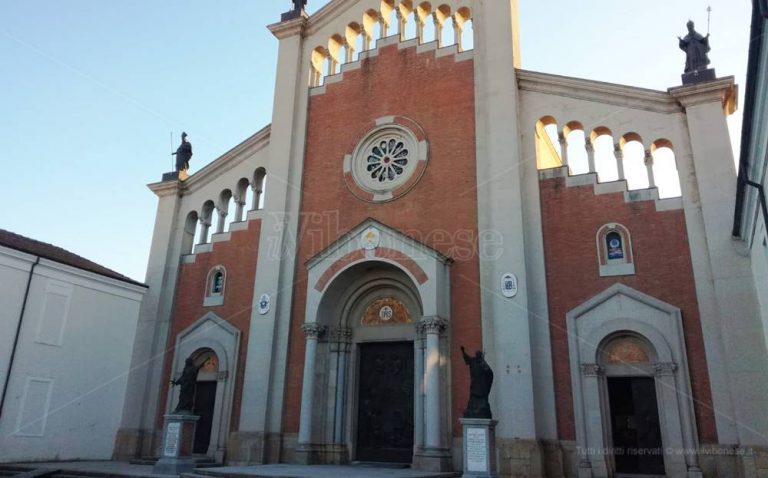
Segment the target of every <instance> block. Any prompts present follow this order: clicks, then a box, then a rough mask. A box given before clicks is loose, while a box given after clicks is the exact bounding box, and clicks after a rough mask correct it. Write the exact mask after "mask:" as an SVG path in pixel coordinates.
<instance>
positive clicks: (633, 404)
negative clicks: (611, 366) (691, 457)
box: [608, 377, 665, 475]
mask: <svg viewBox="0 0 768 478" xmlns="http://www.w3.org/2000/svg"><path fill="white" fill-rule="evenodd" d="M608 399H609V401H610V408H611V423H612V428H613V430H612V433H613V456H614V460H615V464H616V472H617V473H628V474H645V475H664V474H665V471H664V448H663V446H662V443H661V425H660V423H659V407H658V402H657V400H656V382H655V381H654V379H653V378H648V377H632V378H608Z"/></svg>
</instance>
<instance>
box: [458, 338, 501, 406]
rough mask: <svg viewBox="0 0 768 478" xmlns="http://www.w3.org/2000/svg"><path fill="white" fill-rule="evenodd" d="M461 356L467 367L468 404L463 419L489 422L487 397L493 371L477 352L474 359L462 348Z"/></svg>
mask: <svg viewBox="0 0 768 478" xmlns="http://www.w3.org/2000/svg"><path fill="white" fill-rule="evenodd" d="M461 354H462V355H463V356H464V363H466V364H467V365H469V377H470V384H469V403H467V409H466V410H464V418H484V419H488V420H490V419H491V418H493V414H492V413H491V404H490V403H488V396H489V395H490V394H491V386H492V385H493V370H491V367H490V366H489V365H488V362H486V361H485V355H484V354H483V352H480V351H479V350H478V351H477V353H475V356H474V357H470V356H469V355H467V352H465V351H464V347H463V346H462V347H461Z"/></svg>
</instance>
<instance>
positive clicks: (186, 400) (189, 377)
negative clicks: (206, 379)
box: [171, 357, 204, 415]
mask: <svg viewBox="0 0 768 478" xmlns="http://www.w3.org/2000/svg"><path fill="white" fill-rule="evenodd" d="M203 365H204V364H201V365H200V366H199V367H198V366H196V365H195V361H194V360H192V357H189V358H188V359H187V360H186V361H185V362H184V370H183V371H182V372H181V376H180V377H179V378H177V379H176V380H171V384H172V385H174V386H176V385H178V386H179V403H178V405H176V410H174V411H173V413H186V414H190V415H191V414H192V412H193V409H194V406H195V389H196V388H197V373H198V372H199V371H200V369H201V368H202V367H203Z"/></svg>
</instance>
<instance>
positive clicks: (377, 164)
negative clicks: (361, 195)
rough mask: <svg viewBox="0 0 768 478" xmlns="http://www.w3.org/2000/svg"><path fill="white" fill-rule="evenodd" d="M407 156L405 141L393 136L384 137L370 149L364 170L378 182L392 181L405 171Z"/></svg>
mask: <svg viewBox="0 0 768 478" xmlns="http://www.w3.org/2000/svg"><path fill="white" fill-rule="evenodd" d="M408 157H409V152H408V148H407V147H406V146H405V143H403V142H402V141H399V140H397V139H394V138H390V139H389V140H388V141H387V140H386V139H385V140H383V141H381V142H380V143H379V144H377V145H375V146H374V147H373V148H372V149H371V153H370V154H369V155H368V166H367V168H366V170H367V171H368V173H370V176H371V179H373V180H376V181H378V182H380V183H384V182H389V181H394V180H395V179H396V178H397V177H398V176H400V175H401V174H403V173H404V172H405V169H406V167H407V166H408Z"/></svg>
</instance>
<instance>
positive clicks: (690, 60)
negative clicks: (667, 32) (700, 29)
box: [677, 21, 711, 73]
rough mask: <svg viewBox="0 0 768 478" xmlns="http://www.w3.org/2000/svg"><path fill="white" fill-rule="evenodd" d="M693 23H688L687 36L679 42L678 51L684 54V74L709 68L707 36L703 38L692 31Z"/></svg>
mask: <svg viewBox="0 0 768 478" xmlns="http://www.w3.org/2000/svg"><path fill="white" fill-rule="evenodd" d="M694 26H695V25H694V23H693V21H689V22H688V35H686V36H685V38H680V37H677V38H678V40H680V49H681V50H683V51H684V52H685V54H686V60H685V72H686V73H694V72H698V71H704V70H707V69H708V68H709V56H708V53H709V52H710V50H711V48H710V47H709V34H707V36H703V35H701V34H700V33H697V32H696V30H695V29H694Z"/></svg>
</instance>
